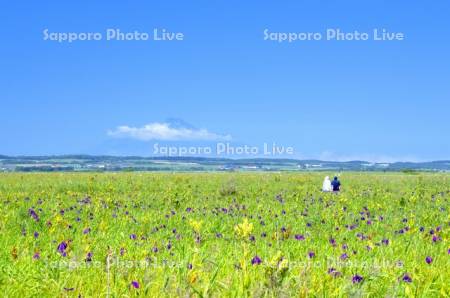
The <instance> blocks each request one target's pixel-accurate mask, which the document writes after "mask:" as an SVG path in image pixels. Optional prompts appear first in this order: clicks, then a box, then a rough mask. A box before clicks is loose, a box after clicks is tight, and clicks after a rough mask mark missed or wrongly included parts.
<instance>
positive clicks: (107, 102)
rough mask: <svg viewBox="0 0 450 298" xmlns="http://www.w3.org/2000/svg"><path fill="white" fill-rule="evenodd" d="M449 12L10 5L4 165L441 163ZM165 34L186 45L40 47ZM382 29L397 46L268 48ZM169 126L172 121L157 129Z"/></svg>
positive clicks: (442, 4) (4, 19)
mask: <svg viewBox="0 0 450 298" xmlns="http://www.w3.org/2000/svg"><path fill="white" fill-rule="evenodd" d="M449 15H450V3H449V2H448V1H433V2H425V1H387V0H386V1H299V0H296V1H292V0H286V1H258V2H256V1H132V2H125V1H120V2H118V3H116V2H111V1H108V2H107V1H71V2H68V1H63V2H61V1H58V2H57V1H48V2H35V1H33V2H30V1H8V2H5V3H4V4H3V5H2V9H1V10H0V25H1V26H0V36H1V46H0V59H1V67H0V103H1V117H0V136H1V143H0V154H7V155H47V154H80V153H84V154H120V155H133V154H138V155H151V154H152V144H154V143H155V142H159V143H161V144H165V143H167V144H171V145H183V144H190V145H195V144H204V143H208V142H217V141H230V142H234V143H235V144H249V145H252V146H260V145H261V144H263V143H264V142H266V143H272V142H275V143H277V144H279V145H282V146H292V147H294V148H295V157H296V158H322V159H335V160H348V159H366V160H372V161H393V160H413V161H418V160H438V159H450V137H449V135H450V134H449V131H450V121H449V116H448V115H449V111H450V58H449V55H448V53H450V19H449V18H448V16H449ZM108 28H117V29H120V30H121V31H122V32H131V31H134V30H137V31H140V32H149V33H150V35H152V34H153V29H155V28H157V29H159V30H160V31H161V30H162V29H165V30H167V31H170V32H182V33H183V34H184V40H183V41H107V40H104V39H102V40H99V41H75V42H72V43H68V42H61V43H60V42H57V41H49V40H44V34H43V31H44V30H45V29H48V30H49V32H78V33H80V32H100V33H102V34H103V36H105V30H107V29H108ZM329 28H331V29H333V28H340V29H341V30H342V31H343V32H353V31H355V30H357V31H359V32H369V33H370V34H372V31H373V29H379V30H382V29H386V30H387V31H389V32H402V33H403V34H404V35H405V40H403V41H373V40H368V41H335V40H330V41H327V40H320V41H297V42H291V43H288V42H282V43H279V42H276V41H268V40H264V30H265V29H268V30H269V31H270V32H320V33H322V34H324V32H325V31H326V30H327V29H329ZM171 118H175V119H178V120H168V119H171Z"/></svg>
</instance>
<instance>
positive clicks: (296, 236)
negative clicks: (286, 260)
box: [295, 234, 305, 240]
mask: <svg viewBox="0 0 450 298" xmlns="http://www.w3.org/2000/svg"><path fill="white" fill-rule="evenodd" d="M295 240H305V236H303V235H300V234H297V235H295Z"/></svg>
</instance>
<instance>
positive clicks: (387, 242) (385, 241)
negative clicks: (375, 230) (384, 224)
mask: <svg viewBox="0 0 450 298" xmlns="http://www.w3.org/2000/svg"><path fill="white" fill-rule="evenodd" d="M381 242H382V243H383V244H384V245H389V239H386V238H385V239H383V240H381Z"/></svg>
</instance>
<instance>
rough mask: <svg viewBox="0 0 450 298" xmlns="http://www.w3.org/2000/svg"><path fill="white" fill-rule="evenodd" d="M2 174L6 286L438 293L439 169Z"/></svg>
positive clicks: (17, 293) (72, 293) (448, 265)
mask: <svg viewBox="0 0 450 298" xmlns="http://www.w3.org/2000/svg"><path fill="white" fill-rule="evenodd" d="M333 174H334V173H281V174H280V173H176V174H172V173H62V174H60V173H50V174H43V173H39V174H21V173H8V174H1V175H0V247H1V250H0V291H1V296H2V297H79V296H81V297H134V296H141V297H178V296H182V297H191V296H192V297H267V296H268V297H292V296H295V297H348V296H353V297H369V296H371V297H448V296H449V293H450V243H449V225H450V216H449V208H450V204H449V198H450V175H449V174H433V173H419V174H417V173H416V174H404V173H356V172H355V173H343V174H342V175H341V181H342V189H343V190H342V192H341V193H340V194H331V193H322V192H321V191H320V188H321V185H322V180H323V177H324V176H325V175H333Z"/></svg>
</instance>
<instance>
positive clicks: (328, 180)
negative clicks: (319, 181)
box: [322, 176, 331, 192]
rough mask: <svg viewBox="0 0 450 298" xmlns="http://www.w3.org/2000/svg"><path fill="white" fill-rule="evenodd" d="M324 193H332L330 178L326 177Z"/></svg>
mask: <svg viewBox="0 0 450 298" xmlns="http://www.w3.org/2000/svg"><path fill="white" fill-rule="evenodd" d="M322 191H324V192H329V191H331V181H330V177H328V176H326V177H325V179H324V180H323V185H322Z"/></svg>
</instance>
